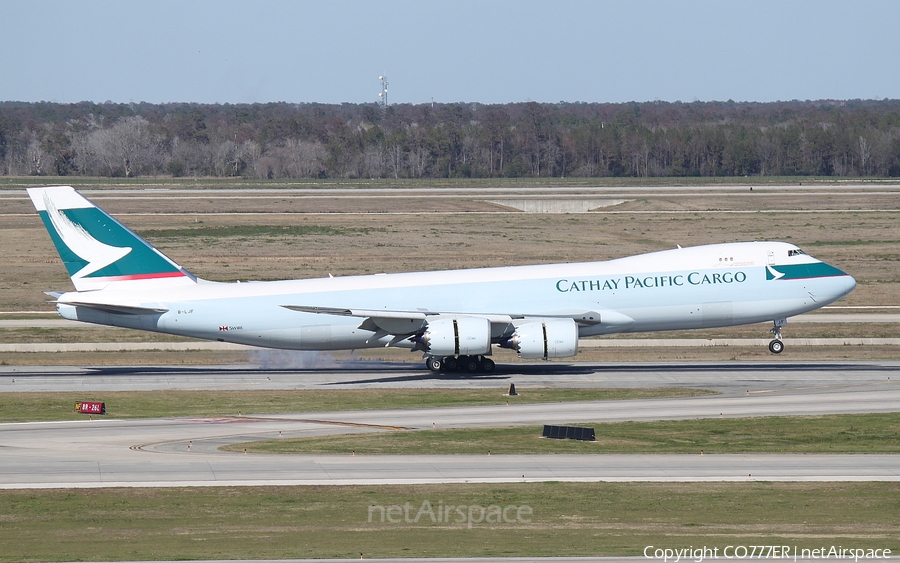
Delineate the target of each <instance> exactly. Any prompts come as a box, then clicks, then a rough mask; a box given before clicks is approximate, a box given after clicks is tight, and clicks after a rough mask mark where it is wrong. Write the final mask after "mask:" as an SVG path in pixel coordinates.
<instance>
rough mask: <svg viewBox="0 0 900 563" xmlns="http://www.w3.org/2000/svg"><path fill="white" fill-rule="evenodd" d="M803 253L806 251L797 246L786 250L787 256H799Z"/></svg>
mask: <svg viewBox="0 0 900 563" xmlns="http://www.w3.org/2000/svg"><path fill="white" fill-rule="evenodd" d="M803 254H806V253H805V252H803V251H802V250H800V249H799V248H797V249H795V250H788V256H800V255H803Z"/></svg>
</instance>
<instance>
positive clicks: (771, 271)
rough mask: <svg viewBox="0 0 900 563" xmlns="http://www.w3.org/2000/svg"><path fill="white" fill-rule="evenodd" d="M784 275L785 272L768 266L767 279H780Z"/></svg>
mask: <svg viewBox="0 0 900 563" xmlns="http://www.w3.org/2000/svg"><path fill="white" fill-rule="evenodd" d="M783 277H784V272H779V271H778V270H776V269H775V268H773V267H772V266H766V279H767V280H780V279H781V278H783Z"/></svg>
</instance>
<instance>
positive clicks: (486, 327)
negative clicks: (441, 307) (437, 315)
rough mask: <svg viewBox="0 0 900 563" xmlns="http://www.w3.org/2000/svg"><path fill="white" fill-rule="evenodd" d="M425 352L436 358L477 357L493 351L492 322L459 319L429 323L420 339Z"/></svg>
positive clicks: (470, 318) (476, 318) (472, 318)
mask: <svg viewBox="0 0 900 563" xmlns="http://www.w3.org/2000/svg"><path fill="white" fill-rule="evenodd" d="M419 342H420V343H421V344H422V345H423V346H424V347H425V351H426V352H428V353H429V354H433V355H435V356H460V355H463V356H477V355H481V354H489V353H490V351H491V321H489V320H488V319H485V318H481V317H459V318H456V319H438V320H436V321H428V327H427V328H426V329H425V332H424V334H422V336H421V337H420V338H419Z"/></svg>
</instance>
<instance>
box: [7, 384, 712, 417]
mask: <svg viewBox="0 0 900 563" xmlns="http://www.w3.org/2000/svg"><path fill="white" fill-rule="evenodd" d="M505 391H506V387H503V388H498V389H359V390H357V389H334V390H273V391H117V392H105V391H85V392H81V391H79V392H65V393H56V392H54V393H0V422H28V421H50V420H80V419H83V418H84V415H79V414H76V413H75V412H74V403H75V402H76V401H103V402H105V403H106V410H107V412H108V413H109V414H108V415H107V416H109V417H114V418H159V417H171V416H222V415H237V414H274V413H289V412H290V413H293V412H298V413H299V412H321V411H332V410H370V409H395V408H397V409H399V408H415V407H452V406H468V405H498V407H499V406H500V405H506V402H507V401H510V402H511V403H551V402H568V401H612V400H621V399H645V398H656V397H694V396H699V395H713V394H715V393H714V392H713V391H705V390H700V389H519V392H520V395H519V396H517V397H505V396H504V395H503V393H504V392H505Z"/></svg>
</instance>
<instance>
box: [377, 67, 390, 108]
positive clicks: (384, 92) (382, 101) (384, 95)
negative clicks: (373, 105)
mask: <svg viewBox="0 0 900 563" xmlns="http://www.w3.org/2000/svg"><path fill="white" fill-rule="evenodd" d="M378 80H381V93H380V94H378V98H379V99H378V103H379V104H381V109H382V110H386V109H387V103H388V101H387V87H388V80H387V76H384V75H382V76H379V77H378Z"/></svg>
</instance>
